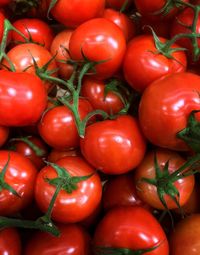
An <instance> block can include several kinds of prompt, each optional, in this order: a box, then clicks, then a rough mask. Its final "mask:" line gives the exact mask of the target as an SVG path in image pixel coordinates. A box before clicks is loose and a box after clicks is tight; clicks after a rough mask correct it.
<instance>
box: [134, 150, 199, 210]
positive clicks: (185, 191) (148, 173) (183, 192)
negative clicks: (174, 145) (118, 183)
mask: <svg viewBox="0 0 200 255" xmlns="http://www.w3.org/2000/svg"><path fill="white" fill-rule="evenodd" d="M155 153H156V154H155ZM155 155H156V158H157V162H158V166H159V168H160V171H161V172H163V168H164V166H165V164H166V163H167V162H169V166H168V171H169V173H170V174H172V173H174V172H175V171H176V170H178V168H179V167H181V166H182V165H183V164H184V163H186V161H185V160H184V159H183V158H182V157H181V156H180V155H179V154H178V153H176V152H173V151H168V150H161V149H158V150H157V151H156V152H155V151H153V152H152V151H150V152H148V153H147V154H146V155H145V157H144V159H143V161H142V163H141V164H140V165H139V166H138V167H137V169H136V170H135V176H134V179H135V185H136V186H137V194H138V196H139V197H140V199H141V200H142V201H144V202H146V203H147V204H149V205H150V206H152V207H154V208H156V209H162V210H165V209H166V208H165V206H164V205H163V203H162V202H161V201H160V199H159V196H158V191H159V190H158V189H157V187H156V186H154V185H152V184H150V183H147V182H146V181H142V178H148V179H154V178H155V177H156V169H155V168H156V166H155V162H154V156H155ZM185 170H186V169H185ZM165 183H166V184H168V183H169V178H168V180H167V182H165ZM194 183H195V181H194V176H193V175H191V176H187V177H185V178H181V177H180V179H178V180H177V181H173V182H172V185H173V186H174V187H176V189H177V191H178V193H179V197H177V196H174V197H175V198H176V200H177V201H178V203H179V205H180V206H183V205H184V204H185V203H186V202H187V201H188V199H189V198H190V196H191V194H192V191H193V188H194ZM163 199H164V201H165V203H166V205H167V207H168V208H169V209H175V208H177V204H176V203H175V202H174V200H173V199H172V198H171V197H170V196H169V195H167V194H164V197H163Z"/></svg>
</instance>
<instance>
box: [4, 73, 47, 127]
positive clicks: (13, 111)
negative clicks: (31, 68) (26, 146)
mask: <svg viewBox="0 0 200 255" xmlns="http://www.w3.org/2000/svg"><path fill="white" fill-rule="evenodd" d="M0 97H1V100H0V125H3V126H27V125H32V124H35V123H36V122H37V121H38V120H39V119H40V117H41V115H42V113H43V111H44V110H45V107H46V104H47V94H46V90H45V88H44V86H43V83H42V81H41V80H40V79H39V78H38V77H36V76H35V75H33V74H29V73H22V72H21V73H15V72H10V71H6V70H1V71H0Z"/></svg>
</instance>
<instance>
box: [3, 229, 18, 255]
mask: <svg viewBox="0 0 200 255" xmlns="http://www.w3.org/2000/svg"><path fill="white" fill-rule="evenodd" d="M11 244H12V245H11ZM0 254H2V255H3V254H6V255H21V240H20V236H19V233H18V232H17V230H16V229H14V228H5V229H2V230H1V231H0Z"/></svg>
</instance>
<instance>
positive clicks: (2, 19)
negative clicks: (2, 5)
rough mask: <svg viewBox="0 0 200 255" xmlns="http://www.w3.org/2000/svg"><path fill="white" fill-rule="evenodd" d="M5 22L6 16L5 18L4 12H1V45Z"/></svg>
mask: <svg viewBox="0 0 200 255" xmlns="http://www.w3.org/2000/svg"><path fill="white" fill-rule="evenodd" d="M4 20H5V16H4V14H3V12H2V11H1V10H0V43H1V40H2V37H3V31H4Z"/></svg>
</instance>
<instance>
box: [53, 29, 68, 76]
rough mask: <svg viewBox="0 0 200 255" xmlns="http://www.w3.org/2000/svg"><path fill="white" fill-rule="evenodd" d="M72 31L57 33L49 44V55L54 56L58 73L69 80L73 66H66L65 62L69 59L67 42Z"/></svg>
mask: <svg viewBox="0 0 200 255" xmlns="http://www.w3.org/2000/svg"><path fill="white" fill-rule="evenodd" d="M72 32H73V30H70V29H68V30H64V31H61V32H60V33H58V34H57V35H56V36H55V37H54V39H53V42H52V44H51V49H50V51H51V54H52V55H53V56H56V57H55V59H56V63H57V66H58V67H59V70H58V73H59V75H60V76H61V77H62V78H64V79H69V78H70V76H71V74H72V72H73V66H72V65H70V64H67V61H68V60H69V59H70V55H69V52H68V50H69V40H70V38H71V35H72ZM59 61H65V62H66V63H61V62H59Z"/></svg>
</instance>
